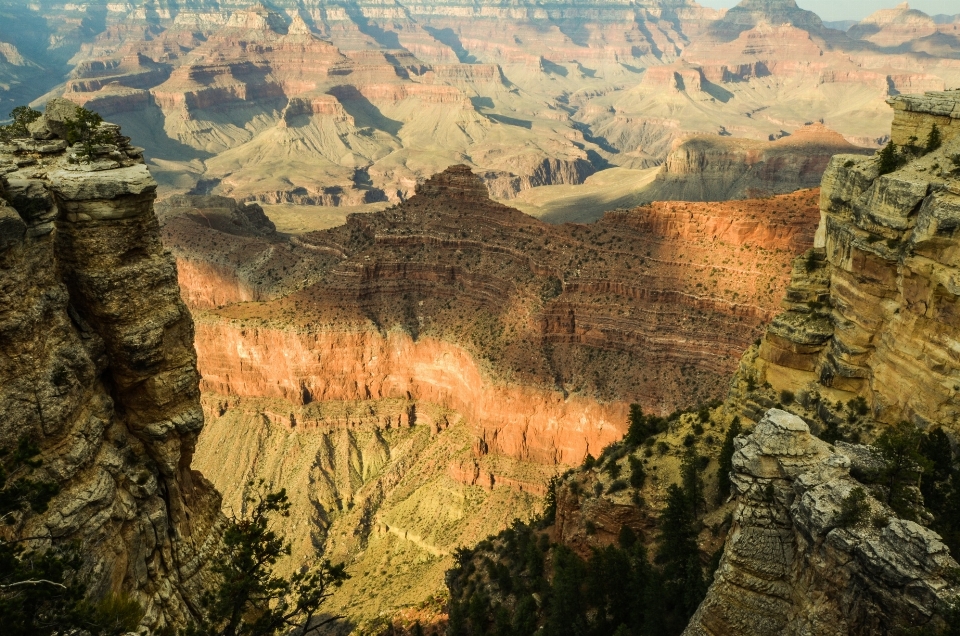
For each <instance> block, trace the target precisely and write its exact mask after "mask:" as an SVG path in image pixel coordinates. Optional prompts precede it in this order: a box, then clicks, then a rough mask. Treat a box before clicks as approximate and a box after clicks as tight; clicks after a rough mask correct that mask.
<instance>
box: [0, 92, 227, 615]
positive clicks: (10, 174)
mask: <svg viewBox="0 0 960 636" xmlns="http://www.w3.org/2000/svg"><path fill="white" fill-rule="evenodd" d="M75 110H76V107H75V106H74V105H73V104H71V103H70V102H65V101H53V102H51V104H50V105H49V106H48V108H47V114H46V115H45V116H44V117H43V118H41V119H40V120H38V121H37V122H35V123H34V124H33V125H31V130H32V131H33V135H34V138H33V139H16V140H14V141H13V142H11V143H10V144H8V145H0V175H2V178H0V411H2V412H3V413H4V414H5V417H4V418H3V420H2V423H0V443H2V445H3V446H5V447H8V448H12V447H15V446H16V444H17V442H18V439H20V438H22V437H27V438H30V439H32V440H34V441H35V442H36V443H37V444H38V446H39V448H40V450H41V454H40V459H41V460H42V462H43V463H42V465H41V466H40V467H39V468H38V469H37V470H36V471H35V473H36V474H35V476H34V477H35V478H37V479H42V480H48V481H53V482H56V484H58V486H59V488H60V492H59V493H58V494H57V495H56V496H55V497H54V499H53V501H52V502H51V503H50V507H49V510H48V511H47V512H45V513H43V514H28V515H24V514H17V515H16V516H14V517H13V518H12V519H11V520H10V521H11V524H10V525H7V526H5V527H4V529H3V532H4V533H5V534H7V535H14V536H34V537H39V538H40V539H39V543H38V544H37V545H40V546H49V545H51V544H53V545H65V544H68V543H71V542H74V541H76V542H79V544H80V546H81V549H82V552H81V554H82V558H83V561H84V566H83V573H84V574H85V576H86V578H87V580H89V581H90V588H91V593H92V594H93V595H94V596H95V597H98V596H103V595H106V594H108V593H120V592H123V593H130V594H131V595H132V596H133V598H135V599H136V600H138V601H139V602H140V603H141V604H142V605H143V606H144V607H145V608H146V616H145V618H144V624H145V625H148V626H151V627H153V628H157V627H159V626H162V625H164V624H167V625H170V624H173V625H183V624H184V623H185V622H186V620H187V618H188V617H189V616H190V615H191V612H192V611H193V609H192V608H194V607H195V606H196V603H197V601H198V599H199V597H200V594H201V592H202V591H203V589H202V581H203V578H204V577H203V566H204V563H205V562H206V559H207V558H209V557H210V555H211V553H212V550H213V549H214V548H215V547H216V545H217V540H218V524H219V522H220V520H221V516H220V512H219V508H220V497H219V495H218V494H217V493H216V491H214V489H213V487H212V486H211V485H210V484H209V482H207V481H206V480H205V479H204V478H203V477H202V476H201V475H200V474H199V473H197V472H195V471H194V470H193V469H192V468H191V460H192V457H193V452H194V447H195V445H196V441H197V435H198V434H199V432H200V430H201V428H202V427H203V412H202V409H201V405H200V392H199V379H200V378H199V374H198V373H197V367H196V353H195V351H194V348H193V337H194V332H193V321H192V320H191V317H190V314H189V312H188V311H187V309H186V307H185V306H184V304H183V302H182V301H181V300H180V296H179V290H178V288H177V278H176V276H177V271H176V267H175V263H174V260H173V259H172V258H171V257H170V255H169V254H168V253H166V252H164V250H163V247H162V246H161V243H160V233H159V226H158V223H157V219H156V216H155V215H154V212H153V199H154V195H155V190H156V182H155V181H154V180H153V179H152V178H151V177H150V174H149V173H148V172H147V168H146V166H144V164H143V160H142V157H141V151H139V150H138V149H136V148H133V147H132V146H130V145H129V139H128V138H126V137H122V136H120V132H119V129H118V128H117V127H116V126H112V125H106V124H105V125H104V126H103V127H102V128H101V131H102V132H104V134H106V135H108V139H109V140H110V141H109V143H106V144H104V145H103V146H101V149H100V150H101V151H102V152H100V153H99V155H98V156H95V157H94V158H93V159H92V160H90V161H87V162H84V161H78V158H77V156H76V152H77V149H76V148H74V149H68V146H67V142H66V141H64V138H65V136H66V135H65V126H64V121H65V120H66V119H68V118H71V117H73V116H74V115H75Z"/></svg>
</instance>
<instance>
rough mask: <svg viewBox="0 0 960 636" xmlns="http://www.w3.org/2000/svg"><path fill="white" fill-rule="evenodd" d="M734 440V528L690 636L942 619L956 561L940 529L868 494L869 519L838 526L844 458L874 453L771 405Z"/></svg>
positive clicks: (831, 630) (892, 628) (881, 626)
mask: <svg viewBox="0 0 960 636" xmlns="http://www.w3.org/2000/svg"><path fill="white" fill-rule="evenodd" d="M736 446H737V450H736V453H735V454H734V456H733V472H732V473H731V480H732V483H733V492H734V495H735V496H736V498H737V507H736V510H735V512H734V513H733V525H732V527H731V529H730V532H729V534H728V535H727V542H726V547H725V550H724V554H723V558H722V560H721V561H720V566H719V568H718V570H717V572H716V574H715V575H714V580H713V584H712V585H711V587H710V591H709V592H708V593H707V598H706V599H705V600H704V601H703V603H702V604H701V605H700V608H699V609H698V610H697V613H696V614H695V615H694V616H693V618H692V619H691V621H690V624H689V626H688V627H687V629H686V630H685V631H684V634H685V635H686V636H700V635H706V634H710V635H713V636H718V635H724V634H730V635H733V634H754V635H756V636H764V635H767V634H769V635H771V636H773V635H774V634H788V635H792V634H887V633H896V632H897V630H899V629H909V628H918V627H920V626H923V625H930V626H931V627H934V626H937V625H942V617H941V618H940V619H939V620H940V621H941V622H940V623H932V624H931V620H934V621H936V620H937V618H936V617H938V615H939V614H940V612H941V611H942V608H943V605H944V604H945V603H950V602H953V601H954V600H955V599H956V597H957V593H958V590H957V589H956V587H955V584H954V583H952V582H951V580H952V575H951V572H952V571H955V569H956V567H957V562H956V561H955V560H954V559H953V558H952V557H951V556H950V552H949V550H948V549H947V547H946V546H945V545H944V544H943V543H942V542H941V541H940V537H939V536H938V535H937V534H936V533H935V532H933V531H931V530H930V529H928V528H924V527H923V526H921V525H920V524H917V523H915V522H913V521H905V520H902V519H898V518H897V517H896V515H894V514H892V512H891V511H890V510H889V508H888V507H887V506H885V505H884V504H883V503H882V502H880V501H878V500H876V499H874V498H873V497H870V496H868V497H867V503H866V505H867V506H868V508H869V510H868V512H867V513H866V514H867V515H868V518H869V519H870V520H871V521H870V522H869V523H863V524H859V525H844V524H842V523H841V522H840V518H841V516H840V511H841V507H842V502H843V500H844V498H845V497H848V496H849V494H850V492H851V491H853V489H855V488H857V487H859V486H860V484H859V482H857V481H856V480H855V479H853V478H852V477H851V476H850V470H851V466H857V463H858V461H860V462H862V461H863V458H864V457H866V458H869V457H870V453H869V452H865V453H858V452H856V450H857V449H856V448H853V447H844V446H840V447H839V448H834V447H833V446H831V445H830V444H827V443H826V442H823V441H821V440H819V439H817V438H816V437H814V436H813V435H811V434H810V430H809V427H808V426H807V424H806V423H805V422H804V421H803V420H802V419H800V418H799V417H797V416H795V415H792V414H790V413H787V412H785V411H781V410H778V409H771V410H769V411H768V412H767V413H766V415H765V416H764V417H763V418H762V419H761V421H760V422H759V423H758V424H757V426H756V428H755V429H754V430H753V432H752V434H750V435H749V436H746V437H740V438H738V439H737V442H736ZM860 448H861V449H862V450H863V451H866V449H865V448H864V447H860ZM851 458H852V459H851ZM860 468H861V469H862V468H863V466H862V465H861V466H860ZM878 520H882V522H881V521H878Z"/></svg>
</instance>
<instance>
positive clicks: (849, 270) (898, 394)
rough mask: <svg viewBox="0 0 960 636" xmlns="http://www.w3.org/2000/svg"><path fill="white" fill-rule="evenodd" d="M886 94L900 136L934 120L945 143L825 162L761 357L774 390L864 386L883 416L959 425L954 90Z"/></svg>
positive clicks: (926, 129)
mask: <svg viewBox="0 0 960 636" xmlns="http://www.w3.org/2000/svg"><path fill="white" fill-rule="evenodd" d="M891 103H892V105H893V107H894V112H895V116H894V123H893V131H894V140H895V142H901V141H902V142H903V143H906V142H908V141H910V139H911V138H917V137H919V138H920V139H921V141H920V142H919V143H920V144H922V143H924V142H925V140H926V139H927V138H928V136H929V134H930V131H931V130H932V128H933V126H934V125H936V126H938V128H939V129H940V130H941V136H942V138H943V139H944V140H945V141H944V142H943V145H942V147H941V148H939V149H937V150H935V151H933V152H930V153H927V154H925V155H923V156H922V157H920V158H916V159H913V160H911V161H909V162H908V163H907V164H906V165H905V166H903V167H901V168H900V169H898V170H896V171H894V172H892V173H889V174H885V175H880V174H879V160H878V159H877V158H864V157H856V156H850V155H839V156H837V157H835V158H834V159H833V160H832V161H831V163H830V166H829V167H828V168H827V171H826V173H825V175H824V179H823V185H822V190H821V204H820V205H821V221H820V228H819V230H818V232H817V241H816V249H815V252H814V253H813V254H812V255H811V256H810V257H809V258H808V259H807V261H804V262H803V263H798V265H797V267H796V268H795V270H794V274H793V280H792V282H791V285H790V288H789V289H788V291H787V296H786V300H785V302H784V308H785V309H786V310H787V311H786V312H785V313H783V314H781V315H780V316H778V317H777V318H776V319H774V321H773V323H772V324H771V326H770V327H769V328H768V330H767V334H766V336H765V337H764V340H763V344H762V345H761V347H760V354H759V359H758V361H757V368H758V370H759V372H760V373H761V375H762V377H763V378H764V379H765V380H766V381H767V382H770V383H771V384H772V385H773V387H774V388H775V389H777V390H780V389H789V390H792V391H797V392H806V393H811V392H819V393H822V394H824V395H825V396H829V397H830V400H831V401H835V400H836V399H839V400H842V401H847V400H849V399H851V398H852V397H855V396H860V397H863V398H864V399H866V401H867V402H868V404H869V406H870V416H871V417H872V418H873V419H875V420H877V421H879V422H884V423H896V422H898V421H901V420H908V421H912V422H915V423H916V424H918V425H920V426H922V427H927V426H930V425H934V424H941V425H944V426H947V427H950V428H955V426H956V421H957V417H958V415H960V383H958V379H960V376H958V374H960V362H958V360H957V353H956V342H957V340H958V337H960V321H958V316H960V314H958V312H957V296H958V293H960V288H958V286H957V280H958V269H957V263H958V241H957V236H956V231H957V227H958V225H960V216H958V213H960V212H958V211H960V194H958V193H960V185H958V184H960V179H958V173H957V171H956V165H955V164H954V163H953V159H952V157H954V156H956V155H958V154H960V136H958V135H957V123H956V122H957V121H960V95H958V94H956V93H954V92H952V91H948V92H945V93H928V94H926V95H924V96H912V95H911V96H903V97H896V98H893V99H892V100H891ZM911 143H915V140H914V142H911Z"/></svg>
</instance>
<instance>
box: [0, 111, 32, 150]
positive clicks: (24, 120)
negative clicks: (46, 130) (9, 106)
mask: <svg viewBox="0 0 960 636" xmlns="http://www.w3.org/2000/svg"><path fill="white" fill-rule="evenodd" d="M39 118H40V111H37V110H33V109H32V108H30V107H28V106H17V107H16V108H14V109H13V111H11V112H10V119H11V120H13V121H12V122H11V123H9V124H7V125H6V126H0V141H4V142H6V141H10V140H11V139H21V138H24V137H29V136H30V131H29V130H28V129H27V127H28V126H29V125H30V124H32V123H33V122H35V121H36V120H37V119H39Z"/></svg>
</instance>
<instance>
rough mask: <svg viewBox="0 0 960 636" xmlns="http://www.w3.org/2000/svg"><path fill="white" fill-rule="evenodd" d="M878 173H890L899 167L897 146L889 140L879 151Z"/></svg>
mask: <svg viewBox="0 0 960 636" xmlns="http://www.w3.org/2000/svg"><path fill="white" fill-rule="evenodd" d="M879 157H880V174H881V175H884V174H890V173H891V172H896V171H897V170H898V169H899V168H900V158H899V156H898V155H897V147H896V145H894V143H893V142H892V141H891V142H890V143H888V144H887V145H886V146H884V147H883V150H881V151H880V155H879Z"/></svg>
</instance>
